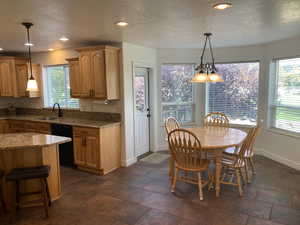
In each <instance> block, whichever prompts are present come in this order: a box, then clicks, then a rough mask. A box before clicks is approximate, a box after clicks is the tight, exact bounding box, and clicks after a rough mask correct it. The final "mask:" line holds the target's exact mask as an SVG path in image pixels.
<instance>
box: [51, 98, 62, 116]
mask: <svg viewBox="0 0 300 225" xmlns="http://www.w3.org/2000/svg"><path fill="white" fill-rule="evenodd" d="M56 105H57V107H58V117H63V111H62V109H61V108H60V105H59V103H57V102H56V103H54V104H53V108H52V112H54V110H55V106H56Z"/></svg>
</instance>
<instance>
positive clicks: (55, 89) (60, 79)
mask: <svg viewBox="0 0 300 225" xmlns="http://www.w3.org/2000/svg"><path fill="white" fill-rule="evenodd" d="M45 72H46V74H45V106H46V107H52V106H53V104H54V103H56V102H57V103H59V104H60V106H61V107H63V108H79V100H78V99H74V98H71V96H70V80H69V67H68V66H67V65H60V66H47V67H46V69H45Z"/></svg>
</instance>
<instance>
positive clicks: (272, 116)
mask: <svg viewBox="0 0 300 225" xmlns="http://www.w3.org/2000/svg"><path fill="white" fill-rule="evenodd" d="M295 58H300V56H293V57H284V58H274V59H272V62H271V65H270V73H269V87H270V91H269V104H268V105H269V107H268V130H269V131H271V132H274V133H278V134H282V135H287V136H290V137H295V138H299V137H300V132H294V131H291V130H286V129H283V128H279V127H276V108H277V107H284V108H287V109H299V110H300V107H295V106H288V105H280V104H276V99H277V98H278V96H277V90H278V79H279V61H280V60H288V59H295Z"/></svg>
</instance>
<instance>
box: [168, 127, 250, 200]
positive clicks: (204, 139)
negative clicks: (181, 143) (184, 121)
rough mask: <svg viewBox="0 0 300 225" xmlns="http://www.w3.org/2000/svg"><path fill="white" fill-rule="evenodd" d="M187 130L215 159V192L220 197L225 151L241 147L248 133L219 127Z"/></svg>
mask: <svg viewBox="0 0 300 225" xmlns="http://www.w3.org/2000/svg"><path fill="white" fill-rule="evenodd" d="M186 130H189V131H191V132H193V133H194V134H195V135H196V136H197V137H198V139H199V141H200V143H201V148H202V149H203V150H206V151H208V152H209V153H210V154H211V155H212V156H213V158H214V159H215V190H216V196H217V197H219V195H220V177H221V172H222V155H223V151H224V150H225V149H227V148H229V147H239V146H240V145H241V144H242V143H243V141H244V140H245V138H246V136H247V133H246V132H244V131H242V130H239V129H235V128H227V127H219V126H206V127H192V128H186ZM171 176H173V171H172V172H171Z"/></svg>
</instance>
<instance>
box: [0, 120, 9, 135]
mask: <svg viewBox="0 0 300 225" xmlns="http://www.w3.org/2000/svg"><path fill="white" fill-rule="evenodd" d="M8 132H9V124H8V121H7V120H0V134H5V133H8Z"/></svg>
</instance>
